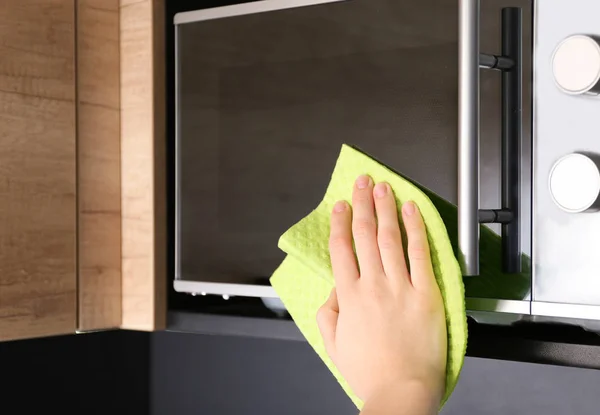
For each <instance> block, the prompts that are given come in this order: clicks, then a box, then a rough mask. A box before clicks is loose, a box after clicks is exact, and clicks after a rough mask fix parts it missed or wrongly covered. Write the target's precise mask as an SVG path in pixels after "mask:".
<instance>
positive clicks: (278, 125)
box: [175, 0, 531, 314]
mask: <svg viewBox="0 0 600 415" xmlns="http://www.w3.org/2000/svg"><path fill="white" fill-rule="evenodd" d="M267 3H268V5H269V7H268V10H265V9H264V7H265V5H266V4H267ZM293 3H294V5H295V7H292V8H289V7H288V6H289V5H290V2H287V1H285V2H284V1H279V0H271V1H269V2H255V3H246V4H243V5H234V6H228V7H223V8H216V9H207V10H199V11H195V12H191V13H183V14H179V15H177V16H176V18H175V30H176V39H177V44H176V71H177V83H176V101H177V114H176V119H177V134H176V143H177V160H176V161H177V163H176V164H177V217H178V220H177V248H176V249H177V272H176V281H175V287H176V289H177V290H179V291H185V292H205V293H215V294H235V295H249V296H272V295H274V293H273V292H272V290H270V287H269V286H268V278H269V276H270V275H271V274H272V272H273V271H274V270H275V268H276V267H277V266H278V265H279V263H280V262H281V261H282V259H283V257H284V254H283V253H282V252H281V251H279V249H278V248H277V241H278V238H279V236H280V235H281V234H282V233H283V232H284V231H285V230H287V229H288V228H289V227H290V226H291V225H292V224H294V223H295V222H297V221H298V220H299V219H300V218H302V217H304V216H306V215H307V214H308V213H309V212H310V211H311V210H312V209H313V208H314V207H315V206H316V205H317V204H318V203H319V201H320V200H321V198H322V195H323V194H324V192H325V189H326V186H327V183H328V181H329V177H330V174H331V171H332V168H333V166H334V163H335V160H336V158H337V156H338V153H339V150H340V147H341V145H342V144H343V143H348V144H352V145H355V146H358V147H359V148H361V149H362V150H364V151H366V152H367V153H369V154H371V155H373V156H374V157H376V158H377V159H379V160H380V161H382V162H383V163H385V164H387V165H389V166H390V167H392V168H394V169H395V170H397V171H399V172H401V173H402V174H404V175H406V176H408V177H410V178H411V179H412V180H414V181H417V182H419V183H421V184H423V185H424V186H426V187H428V188H430V189H432V190H433V191H434V192H436V193H437V194H439V195H440V196H441V197H443V198H445V199H447V200H448V201H450V202H452V203H456V202H457V192H458V178H457V177H458V175H457V162H458V137H457V130H458V30H457V18H458V2H457V1H456V0H424V1H419V2H399V1H396V0H352V1H338V2H322V4H318V2H316V1H310V2H309V1H306V2H302V1H297V2H293ZM498 3H502V2H482V4H481V15H480V16H481V17H480V19H481V20H480V27H481V29H480V30H481V49H482V51H485V52H489V53H496V54H498V53H499V52H500V49H501V35H500V34H501V18H500V16H501V9H502V4H498ZM515 3H517V4H516V5H517V6H523V7H524V18H523V20H524V21H525V22H527V21H528V19H530V7H529V2H525V1H522V2H521V1H518V2H511V4H510V6H514V5H515ZM277 5H280V8H279V9H278V8H277ZM525 28H526V29H525V36H524V45H525V46H524V49H523V55H524V56H525V59H524V71H525V72H526V71H530V59H529V55H530V53H531V49H530V46H529V42H530V36H529V35H528V34H527V31H528V30H529V29H528V28H529V25H526V26H525ZM526 73H527V72H526ZM526 79H527V77H526ZM500 85H501V75H500V73H499V72H497V71H482V72H481V80H480V88H481V114H480V129H481V134H480V166H481V168H480V207H481V208H482V209H486V208H496V207H498V206H499V205H500V189H501V187H500V186H501V165H502V157H501V116H500V115H501V87H500ZM529 88H530V85H529V84H528V83H527V82H525V83H524V86H523V90H524V93H523V101H524V102H525V104H524V105H523V145H522V147H523V148H522V151H521V159H520V161H519V162H520V163H521V165H522V166H521V170H522V176H521V180H522V182H523V183H522V185H521V193H522V201H523V203H522V205H521V206H522V207H521V209H522V214H521V216H522V218H523V221H522V224H521V226H522V229H523V231H522V232H521V238H522V240H521V246H522V247H523V253H524V255H526V256H529V255H530V252H529V246H530V231H529V229H530V207H531V205H530V197H529V193H530V192H531V187H530V185H529V184H528V183H529V181H530V180H531V177H530V173H529V171H530V169H531V162H530V157H531V149H530V145H529V143H530V140H531V135H530V133H529V130H530V127H531V126H530V119H531V113H530V109H529V107H530V106H529V105H527V104H526V103H527V100H529V99H530V92H529ZM448 226H449V232H454V233H456V232H457V229H456V224H454V225H450V224H448ZM452 226H454V227H452ZM486 226H487V225H486ZM491 228H492V229H493V230H494V231H495V232H500V228H499V226H496V225H491ZM523 272H524V273H525V274H524V275H525V279H524V280H523V279H521V281H525V283H526V284H525V286H523V285H521V286H518V287H516V289H514V288H515V287H512V286H511V281H512V280H511V279H510V278H508V279H506V280H502V279H501V278H500V279H498V278H496V279H494V280H491V281H489V280H488V281H486V280H485V275H481V276H477V277H471V279H470V280H471V281H473V282H467V283H466V286H467V296H470V297H475V298H471V299H469V300H468V303H467V304H468V306H469V308H471V309H479V310H483V311H486V312H489V311H505V312H511V313H515V310H517V311H523V310H525V313H526V314H527V313H528V310H529V299H530V298H529V295H530V287H529V284H530V278H529V271H528V269H525V270H524V271H523ZM511 304H512V305H514V304H516V305H517V306H518V307H520V308H511V307H512V305H511ZM523 305H524V306H523Z"/></svg>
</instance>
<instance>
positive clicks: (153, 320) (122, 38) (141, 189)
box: [0, 0, 167, 341]
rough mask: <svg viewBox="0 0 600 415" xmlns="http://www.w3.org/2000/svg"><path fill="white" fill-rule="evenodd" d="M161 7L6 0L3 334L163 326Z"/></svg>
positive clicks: (2, 44) (1, 11) (0, 156)
mask: <svg viewBox="0 0 600 415" xmlns="http://www.w3.org/2000/svg"><path fill="white" fill-rule="evenodd" d="M5 3H6V4H5ZM163 20H164V1H163V0H19V1H5V2H3V4H2V6H0V56H1V58H0V341H3V340H13V339H21V338H30V337H41V336H48V335H57V334H66V333H75V332H86V331H94V330H99V329H116V328H125V329H133V330H147V331H150V330H158V329H162V328H164V326H165V320H166V309H165V308H166V298H165V297H166V295H165V288H166V286H167V281H166V280H165V278H166V275H167V272H166V271H167V270H166V261H165V256H166V249H167V247H166V244H165V239H166V208H165V207H166V199H165V193H166V191H165V173H166V172H165V168H164V166H165V161H166V160H165V159H164V158H165V153H164V147H165V141H166V138H165V136H166V135H165V125H164V121H165V102H164V101H165V94H164V87H165V75H164V67H165V63H164V60H165V57H164V21H163Z"/></svg>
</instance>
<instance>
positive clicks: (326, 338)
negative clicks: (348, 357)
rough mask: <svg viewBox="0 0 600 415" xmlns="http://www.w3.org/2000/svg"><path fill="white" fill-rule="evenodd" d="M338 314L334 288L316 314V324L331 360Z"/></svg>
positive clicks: (333, 351) (338, 309)
mask: <svg viewBox="0 0 600 415" xmlns="http://www.w3.org/2000/svg"><path fill="white" fill-rule="evenodd" d="M339 314H340V307H339V305H338V299H337V292H336V290H335V287H334V288H333V289H332V290H331V294H330V295H329V298H328V299H327V301H326V302H325V304H323V305H322V306H321V308H320V309H319V311H318V313H317V324H318V326H319V330H320V331H321V337H322V338H323V343H324V344H325V350H326V351H327V354H328V355H329V357H331V358H332V359H333V355H334V354H335V332H336V328H337V322H338V316H339Z"/></svg>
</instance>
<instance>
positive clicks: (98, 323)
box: [77, 0, 121, 331]
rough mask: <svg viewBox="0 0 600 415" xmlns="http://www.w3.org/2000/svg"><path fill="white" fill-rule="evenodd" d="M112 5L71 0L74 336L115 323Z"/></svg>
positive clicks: (116, 96) (116, 144)
mask: <svg viewBox="0 0 600 415" xmlns="http://www.w3.org/2000/svg"><path fill="white" fill-rule="evenodd" d="M119 53H120V51H119V0H77V166H78V172H77V174H78V176H77V180H78V182H77V186H78V192H77V197H78V243H79V245H78V248H79V261H78V282H79V291H78V295H79V302H78V304H79V307H78V309H79V319H78V329H79V330H81V331H87V330H96V329H102V328H113V327H119V326H120V324H121V176H120V165H121V161H120V142H121V140H120V133H121V131H120V124H119V118H120V117H119V115H120V114H119V107H120V93H119V88H120V85H119V79H120V64H119V62H120V60H119Z"/></svg>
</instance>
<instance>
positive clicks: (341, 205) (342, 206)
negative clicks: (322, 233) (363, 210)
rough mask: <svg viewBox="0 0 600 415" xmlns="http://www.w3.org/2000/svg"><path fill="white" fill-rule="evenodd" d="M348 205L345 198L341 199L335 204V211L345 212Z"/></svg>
mask: <svg viewBox="0 0 600 415" xmlns="http://www.w3.org/2000/svg"><path fill="white" fill-rule="evenodd" d="M346 206H347V203H346V202H344V201H343V200H340V201H339V202H337V203H336V204H335V205H334V206H333V211H334V212H335V213H340V212H343V211H344V210H346Z"/></svg>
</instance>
